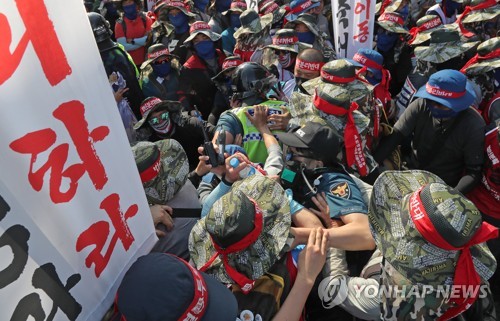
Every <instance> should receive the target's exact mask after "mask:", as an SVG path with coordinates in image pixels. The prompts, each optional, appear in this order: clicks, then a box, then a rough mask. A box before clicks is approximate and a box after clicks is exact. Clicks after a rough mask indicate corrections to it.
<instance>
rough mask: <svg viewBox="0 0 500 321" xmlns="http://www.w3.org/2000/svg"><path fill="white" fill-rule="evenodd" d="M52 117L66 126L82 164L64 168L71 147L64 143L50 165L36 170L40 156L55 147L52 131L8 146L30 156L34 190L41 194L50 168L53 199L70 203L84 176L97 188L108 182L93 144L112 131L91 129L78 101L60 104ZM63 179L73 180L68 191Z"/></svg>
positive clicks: (50, 158)
mask: <svg viewBox="0 0 500 321" xmlns="http://www.w3.org/2000/svg"><path fill="white" fill-rule="evenodd" d="M52 114H53V115H54V117H55V118H56V119H58V120H60V121H62V122H63V123H64V126H65V127H66V129H67V130H68V133H69V135H70V136H71V139H72V141H73V144H74V147H75V148H76V151H77V153H78V156H79V157H80V159H81V160H82V162H81V163H77V164H72V165H70V166H68V167H66V168H64V166H65V165H66V161H67V159H68V152H69V146H70V145H69V144H67V143H65V144H60V145H58V146H56V147H54V148H53V149H52V150H51V151H50V154H49V156H48V158H47V162H46V163H45V164H43V165H42V166H41V167H40V168H39V169H38V170H34V165H35V163H36V160H37V157H38V155H39V154H40V153H42V152H45V151H47V150H48V149H49V148H50V147H51V146H53V145H54V144H55V142H56V138H57V134H56V132H55V131H54V130H52V129H50V128H45V129H41V130H37V131H34V132H31V133H28V134H26V135H24V136H23V137H21V138H19V139H16V140H15V141H13V142H12V143H11V144H10V145H9V147H10V148H11V149H12V150H13V151H16V152H18V153H21V154H31V162H30V169H29V173H28V181H29V182H30V184H31V187H33V189H34V190H35V191H40V190H41V189H42V186H43V183H44V181H43V179H44V176H45V174H46V173H47V172H48V171H49V169H50V179H49V190H50V199H51V200H52V202H54V203H63V202H69V201H70V200H71V199H72V198H73V196H75V193H76V190H77V187H78V181H79V180H80V178H81V177H82V176H83V174H85V173H87V174H88V175H89V177H90V179H91V181H92V183H93V185H94V187H95V188H96V189H97V190H101V189H102V188H103V187H104V185H105V184H106V182H107V181H108V177H107V175H106V171H105V169H104V166H103V165H102V163H101V160H100V159H99V157H98V156H97V153H96V150H95V148H94V143H95V142H99V141H102V140H104V138H105V137H106V136H107V135H108V134H109V128H108V127H106V126H99V127H97V128H95V129H93V130H89V128H88V123H87V121H86V119H85V107H84V105H83V104H82V103H81V102H80V101H77V100H73V101H70V102H66V103H63V104H61V105H60V106H59V107H58V108H56V109H55V110H54V112H53V113H52ZM63 178H68V179H69V180H70V183H69V187H68V189H67V190H66V191H61V185H62V180H63Z"/></svg>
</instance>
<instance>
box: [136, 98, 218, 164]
mask: <svg viewBox="0 0 500 321" xmlns="http://www.w3.org/2000/svg"><path fill="white" fill-rule="evenodd" d="M181 110H182V105H181V103H180V102H178V101H169V100H161V99H160V98H158V97H148V98H146V99H145V100H144V101H143V103H142V104H141V114H142V119H141V120H139V121H138V122H137V123H136V124H135V125H134V129H135V130H136V131H139V130H141V129H142V128H146V129H148V130H149V132H151V136H150V137H149V140H150V141H157V140H161V139H165V138H172V139H175V140H177V141H178V142H179V143H180V144H181V145H182V146H183V147H184V150H185V151H186V153H187V157H188V162H189V169H190V170H193V169H194V168H196V165H198V157H199V156H200V155H199V154H198V151H197V150H198V146H201V145H202V144H203V142H204V141H205V140H204V134H203V131H206V133H207V135H208V136H209V137H212V136H213V135H214V132H215V127H214V126H212V125H211V124H209V123H207V122H205V121H202V120H200V119H198V118H197V117H195V116H190V115H189V114H188V113H187V112H182V111H181Z"/></svg>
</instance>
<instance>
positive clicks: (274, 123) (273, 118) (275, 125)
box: [267, 107, 292, 130]
mask: <svg viewBox="0 0 500 321" xmlns="http://www.w3.org/2000/svg"><path fill="white" fill-rule="evenodd" d="M282 109H283V113H282V114H273V115H270V116H269V117H267V121H268V122H269V124H270V125H269V129H271V130H286V127H287V126H288V122H289V121H290V119H292V115H291V114H290V112H289V111H288V109H286V108H285V107H282Z"/></svg>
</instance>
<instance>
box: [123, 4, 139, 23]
mask: <svg viewBox="0 0 500 321" xmlns="http://www.w3.org/2000/svg"><path fill="white" fill-rule="evenodd" d="M123 14H124V15H125V18H127V19H129V20H135V18H137V6H136V5H135V3H133V4H129V5H128V6H123Z"/></svg>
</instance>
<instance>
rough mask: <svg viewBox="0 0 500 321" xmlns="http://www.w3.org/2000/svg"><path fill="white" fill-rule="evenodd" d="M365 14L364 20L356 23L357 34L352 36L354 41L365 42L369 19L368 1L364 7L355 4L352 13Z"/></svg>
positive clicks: (361, 4) (359, 3)
mask: <svg viewBox="0 0 500 321" xmlns="http://www.w3.org/2000/svg"><path fill="white" fill-rule="evenodd" d="M363 12H364V13H365V15H364V20H363V21H362V22H360V23H358V30H359V32H358V33H357V34H355V35H354V39H357V40H359V42H362V43H364V42H366V41H367V40H368V37H369V35H370V31H369V25H368V19H369V18H370V0H366V5H365V4H363V3H361V2H356V5H355V7H354V13H355V14H357V15H360V14H362V13H363Z"/></svg>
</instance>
